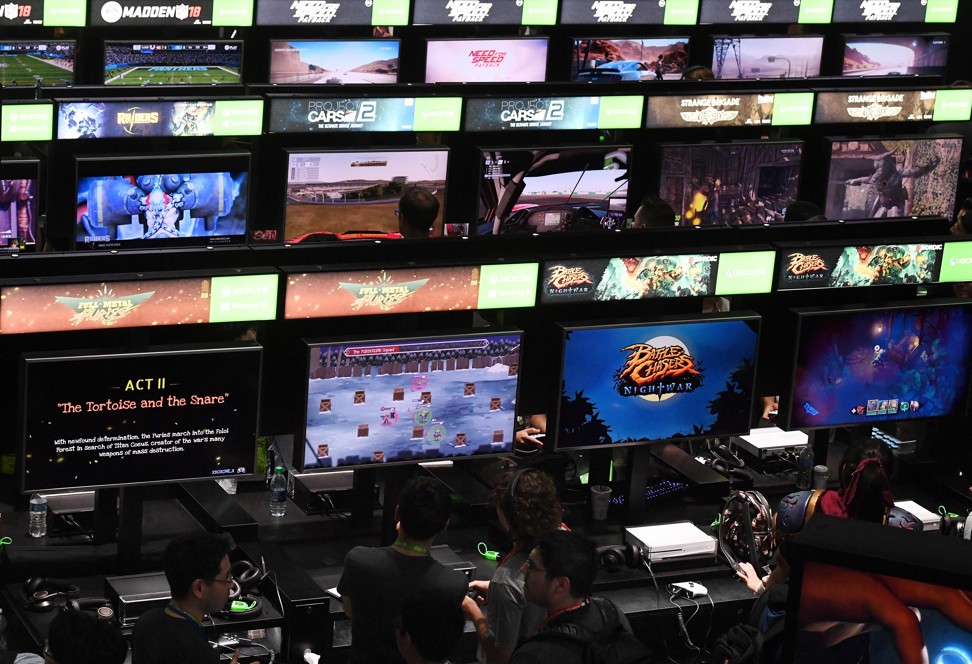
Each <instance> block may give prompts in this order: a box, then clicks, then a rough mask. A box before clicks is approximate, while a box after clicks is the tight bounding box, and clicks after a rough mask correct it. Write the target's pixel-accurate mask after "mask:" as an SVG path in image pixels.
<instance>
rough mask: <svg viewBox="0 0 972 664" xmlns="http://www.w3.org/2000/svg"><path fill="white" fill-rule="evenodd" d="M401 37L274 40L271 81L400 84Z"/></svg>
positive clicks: (280, 82)
mask: <svg viewBox="0 0 972 664" xmlns="http://www.w3.org/2000/svg"><path fill="white" fill-rule="evenodd" d="M400 47H401V42H400V41H399V40H397V39H287V40H273V41H271V42H270V83H271V84H274V85H311V84H313V85H344V84H357V83H370V84H374V83H378V84H381V83H397V82H398V52H399V49H400Z"/></svg>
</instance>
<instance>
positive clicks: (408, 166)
mask: <svg viewBox="0 0 972 664" xmlns="http://www.w3.org/2000/svg"><path fill="white" fill-rule="evenodd" d="M448 165H449V150H448V149H446V148H432V149H401V150H398V149H389V150H363V151H344V150H318V151H313V152H311V151H307V150H300V151H297V150H291V151H288V152H287V199H286V205H285V209H284V238H285V241H286V242H291V243H297V242H320V241H327V240H332V239H348V238H359V237H364V236H374V235H385V236H388V237H395V236H396V235H397V233H398V230H399V228H398V217H397V211H398V201H399V199H400V198H401V197H402V194H404V193H405V191H406V190H407V189H408V188H409V187H421V188H423V189H425V190H427V191H429V192H431V193H432V194H433V195H435V197H436V198H437V199H438V201H439V215H438V217H437V218H436V220H435V223H434V224H433V230H432V233H431V236H432V237H438V236H441V235H442V232H443V231H442V228H443V224H442V214H443V210H444V209H445V197H446V171H447V169H448Z"/></svg>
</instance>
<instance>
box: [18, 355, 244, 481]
mask: <svg viewBox="0 0 972 664" xmlns="http://www.w3.org/2000/svg"><path fill="white" fill-rule="evenodd" d="M261 353H262V348H261V347H260V346H258V345H256V344H250V343H245V344H244V343H240V344H233V345H229V344H227V345H222V346H207V347H195V346H173V347H167V348H158V349H150V350H148V351H145V352H123V351H119V350H115V349H112V350H102V351H78V352H63V351H62V352H52V353H37V354H26V355H23V356H22V357H21V368H20V370H21V373H20V393H21V395H22V396H21V404H20V405H21V408H20V409H19V411H18V413H20V414H21V419H20V421H19V422H18V424H19V426H20V431H21V441H22V444H23V448H22V449H23V452H24V454H23V457H22V458H23V460H24V463H23V490H24V492H25V493H30V492H32V491H42V490H50V489H80V488H99V487H110V486H126V485H136V484H153V483H169V482H183V481H186V480H201V479H218V478H223V477H233V476H239V475H248V474H251V473H253V472H254V471H255V461H256V432H257V430H258V429H257V414H258V412H259V401H260V370H261ZM65 376H73V377H82V376H83V380H82V379H80V378H77V379H71V380H65Z"/></svg>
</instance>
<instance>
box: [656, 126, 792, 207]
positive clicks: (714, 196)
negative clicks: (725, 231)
mask: <svg viewBox="0 0 972 664" xmlns="http://www.w3.org/2000/svg"><path fill="white" fill-rule="evenodd" d="M661 154H662V159H661V181H660V183H659V191H660V192H661V197H662V198H663V199H665V200H666V201H668V202H669V204H671V206H672V208H673V209H674V210H675V215H676V217H677V218H678V224H679V225H680V226H724V225H730V226H748V225H752V224H773V223H778V222H782V221H783V215H784V214H786V208H787V207H788V206H789V205H790V203H792V202H793V201H794V200H796V199H797V191H798V189H799V185H800V162H801V159H802V156H803V142H802V141H758V142H738V143H700V144H691V145H675V144H663V145H662V146H661Z"/></svg>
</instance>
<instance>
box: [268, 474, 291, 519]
mask: <svg viewBox="0 0 972 664" xmlns="http://www.w3.org/2000/svg"><path fill="white" fill-rule="evenodd" d="M286 513H287V476H286V475H284V469H283V466H277V467H276V468H274V469H273V477H271V478H270V516H283V515H284V514H286Z"/></svg>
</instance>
